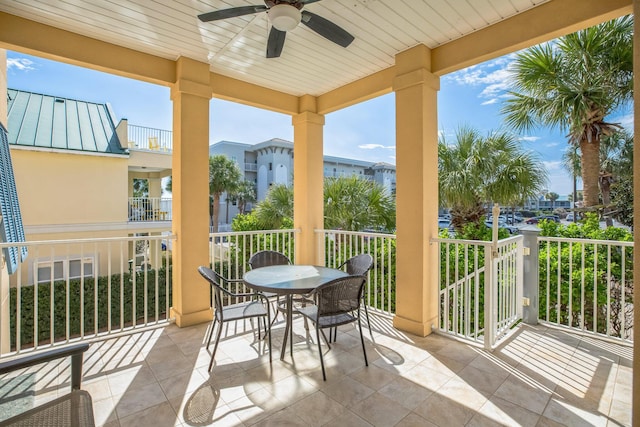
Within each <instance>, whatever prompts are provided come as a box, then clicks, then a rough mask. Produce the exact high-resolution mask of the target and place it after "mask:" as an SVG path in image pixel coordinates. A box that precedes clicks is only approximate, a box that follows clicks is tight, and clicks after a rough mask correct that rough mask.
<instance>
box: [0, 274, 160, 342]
mask: <svg viewBox="0 0 640 427" xmlns="http://www.w3.org/2000/svg"><path fill="white" fill-rule="evenodd" d="M168 274H169V295H168V296H167V292H166V289H167V288H166V277H167V271H166V270H165V268H161V269H160V270H158V271H157V276H158V289H157V293H156V283H155V280H156V270H148V271H147V272H146V276H147V284H148V285H147V289H146V296H147V310H146V316H147V318H148V319H150V320H151V321H153V320H160V319H165V318H166V317H167V312H166V307H167V297H168V299H169V300H168V305H169V307H170V306H171V269H169V272H168ZM144 277H145V273H144V272H138V273H136V274H135V276H132V275H131V274H130V273H124V274H122V275H120V274H114V275H112V276H110V277H109V276H101V277H98V286H97V289H96V286H95V280H94V278H93V277H88V278H85V279H84V280H83V281H81V280H80V279H73V280H69V284H68V287H67V282H66V281H64V280H59V281H55V282H54V283H53V285H52V284H51V283H40V284H38V285H34V286H25V287H21V288H20V295H19V297H20V319H19V320H20V344H21V346H24V347H28V346H31V345H33V344H34V341H35V340H34V337H35V331H36V325H37V334H38V335H37V339H38V343H39V344H43V343H50V342H51V335H52V334H53V341H54V342H58V341H65V340H66V339H67V338H73V337H78V336H81V335H84V334H93V333H95V331H96V330H97V331H98V332H101V331H107V330H108V329H109V327H108V326H109V312H108V308H109V307H110V308H111V329H120V328H121V327H127V326H132V325H133V320H134V319H135V321H136V324H139V323H141V322H144V320H145V310H144V296H145V289H144ZM133 279H135V286H134V281H133ZM109 283H110V284H111V293H110V294H109ZM81 287H82V288H81ZM80 289H83V290H84V292H83V293H81V292H80ZM17 298H18V289H16V288H11V290H10V306H11V307H12V308H13V307H17V303H18V300H17ZM36 299H37V304H34V302H35V301H36ZM52 301H53V305H52ZM156 304H157V310H158V317H157V319H156ZM36 308H37V310H36ZM36 313H37V314H36ZM96 313H97V316H96ZM134 313H135V315H134ZM67 319H68V321H67ZM82 324H84V329H82ZM10 325H11V326H10V328H11V347H12V349H15V346H16V328H17V320H16V310H15V309H12V310H11V313H10ZM52 327H53V331H52V330H51V328H52ZM67 327H68V331H67Z"/></svg>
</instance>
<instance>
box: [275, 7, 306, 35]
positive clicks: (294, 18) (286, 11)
mask: <svg viewBox="0 0 640 427" xmlns="http://www.w3.org/2000/svg"><path fill="white" fill-rule="evenodd" d="M267 16H268V17H269V21H271V24H272V25H273V26H274V27H276V29H277V30H280V31H291V30H293V29H294V28H296V27H297V26H298V24H299V23H300V20H301V19H302V13H301V12H300V11H299V10H298V9H297V8H296V7H294V6H291V5H290V4H285V3H281V4H278V5H275V6H273V7H272V8H270V9H269V10H268V11H267Z"/></svg>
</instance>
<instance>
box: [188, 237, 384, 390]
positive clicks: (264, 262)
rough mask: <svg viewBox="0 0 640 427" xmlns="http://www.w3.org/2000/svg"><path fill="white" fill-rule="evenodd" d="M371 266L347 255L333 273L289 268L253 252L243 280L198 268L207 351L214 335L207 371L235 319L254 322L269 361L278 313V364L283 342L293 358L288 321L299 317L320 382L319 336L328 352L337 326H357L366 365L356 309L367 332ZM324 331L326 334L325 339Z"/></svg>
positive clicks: (268, 254)
mask: <svg viewBox="0 0 640 427" xmlns="http://www.w3.org/2000/svg"><path fill="white" fill-rule="evenodd" d="M372 265H373V258H372V257H371V255H369V254H359V255H356V256H353V257H351V258H349V259H348V260H347V261H345V262H344V263H343V264H342V265H340V266H339V267H338V268H329V267H320V266H314V265H294V264H292V263H291V261H290V260H289V258H288V257H287V256H286V255H285V254H282V253H280V252H276V251H269V250H265V251H260V252H256V253H255V254H254V255H253V256H252V257H251V258H250V259H249V266H250V270H249V271H247V272H246V273H245V274H244V275H243V277H242V279H228V278H225V277H223V276H222V275H221V274H219V273H217V272H215V271H213V270H212V269H211V268H209V267H205V266H200V267H199V268H198V271H199V272H200V274H201V275H202V276H203V277H204V278H205V279H206V280H207V281H208V282H209V284H210V285H211V293H212V307H213V311H214V315H213V322H212V324H211V327H210V328H209V334H208V335H209V336H208V338H207V349H208V348H209V345H210V344H211V339H212V338H213V334H214V330H215V334H216V337H215V342H214V346H213V351H212V352H211V361H210V363H209V371H211V369H212V368H213V365H214V360H215V355H216V351H217V349H218V344H219V342H220V337H221V335H222V329H223V328H222V325H223V323H224V322H233V321H237V320H247V319H249V320H252V321H253V320H256V325H257V334H258V339H266V340H268V348H269V361H270V362H271V360H272V356H271V326H272V325H273V324H274V323H275V319H276V317H277V316H278V313H282V314H283V315H284V317H285V329H284V339H283V341H282V349H281V351H280V359H281V360H282V359H284V357H285V354H286V349H287V342H288V343H289V352H290V354H291V357H292V358H293V317H294V316H297V315H300V316H302V318H303V319H304V322H305V329H307V330H308V321H310V322H311V323H312V324H313V325H314V326H315V332H316V333H315V335H316V337H315V339H316V342H317V345H318V352H319V355H320V364H321V366H322V376H323V379H324V380H325V381H326V379H327V376H326V372H325V367H324V360H323V352H322V343H321V337H322V339H323V340H324V341H325V342H326V344H327V346H328V348H329V349H331V345H330V343H331V341H332V340H334V341H335V340H336V339H337V328H338V326H341V325H346V324H348V323H353V322H358V326H359V331H360V340H361V342H362V352H363V354H364V361H365V365H366V366H368V361H367V352H366V349H365V344H364V337H363V335H362V323H361V321H360V307H361V305H364V310H365V314H366V317H367V324H368V325H369V332H371V324H370V322H369V313H368V312H367V308H366V307H367V306H366V304H362V302H363V296H364V292H365V284H366V282H367V272H368V271H369V269H370V268H371V267H372ZM234 284H236V285H241V284H244V285H245V286H246V288H249V289H250V290H251V292H242V293H238V292H233V291H232V290H233V289H237V287H233V286H232V285H234ZM272 305H273V306H274V307H275V309H273V308H272ZM272 312H273V313H272ZM216 326H217V328H216ZM324 329H328V330H329V338H328V339H327V337H326V335H325V333H324Z"/></svg>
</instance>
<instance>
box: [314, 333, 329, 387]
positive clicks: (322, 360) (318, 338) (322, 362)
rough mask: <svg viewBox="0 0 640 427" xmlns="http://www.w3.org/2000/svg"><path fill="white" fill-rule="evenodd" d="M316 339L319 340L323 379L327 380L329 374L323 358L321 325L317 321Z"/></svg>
mask: <svg viewBox="0 0 640 427" xmlns="http://www.w3.org/2000/svg"><path fill="white" fill-rule="evenodd" d="M323 334H324V332H323ZM316 339H317V340H318V353H319V354H320V366H322V379H323V380H324V381H326V380H327V374H326V373H325V371H324V359H323V358H322V345H321V344H320V327H319V326H318V324H317V323H316Z"/></svg>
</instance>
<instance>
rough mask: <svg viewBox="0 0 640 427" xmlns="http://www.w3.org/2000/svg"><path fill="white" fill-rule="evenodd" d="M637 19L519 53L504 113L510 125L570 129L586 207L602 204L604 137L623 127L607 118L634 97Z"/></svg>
mask: <svg viewBox="0 0 640 427" xmlns="http://www.w3.org/2000/svg"><path fill="white" fill-rule="evenodd" d="M632 37H633V18H632V17H631V16H626V17H623V18H620V19H617V20H613V21H609V22H605V23H603V24H600V25H597V26H594V27H591V28H588V29H585V30H582V31H579V32H577V33H574V34H570V35H567V36H564V37H561V38H559V39H558V40H557V41H556V42H554V43H546V44H543V45H539V46H534V47H532V48H529V49H527V50H525V51H524V52H522V53H520V54H518V55H517V57H516V60H515V62H514V67H513V91H511V92H510V95H511V97H510V98H509V99H508V100H507V101H506V102H505V105H504V106H503V109H502V112H503V113H504V114H505V115H506V121H507V123H508V124H509V125H511V126H513V127H515V128H516V129H518V130H522V131H528V130H530V129H532V128H534V127H536V126H550V127H556V128H559V129H562V130H568V133H569V135H568V137H569V144H571V145H573V146H577V147H579V148H580V153H581V155H582V158H581V169H582V182H583V185H584V203H585V206H587V207H589V206H595V205H598V175H599V171H600V168H599V165H600V162H599V152H600V141H601V138H602V137H603V136H606V135H610V134H612V133H613V132H614V131H615V130H617V129H619V128H620V126H619V125H618V124H615V123H608V122H606V121H605V119H606V117H607V116H608V115H609V114H611V113H612V112H613V111H615V110H616V109H618V108H619V107H620V106H622V105H624V104H627V103H628V102H629V101H631V100H632V97H633V88H632V84H633V60H632V59H633V50H632Z"/></svg>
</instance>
